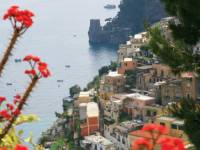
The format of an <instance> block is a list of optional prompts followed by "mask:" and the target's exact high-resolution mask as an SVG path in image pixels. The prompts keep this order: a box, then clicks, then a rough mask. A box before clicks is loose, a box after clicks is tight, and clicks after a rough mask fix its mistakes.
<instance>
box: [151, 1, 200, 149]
mask: <svg viewBox="0 0 200 150" xmlns="http://www.w3.org/2000/svg"><path fill="white" fill-rule="evenodd" d="M162 1H163V3H164V5H165V8H166V10H167V12H168V13H169V15H172V16H175V19H174V20H172V21H170V22H169V29H170V31H171V36H172V37H171V38H170V39H167V38H166V37H165V36H164V34H163V33H162V32H161V28H158V27H156V28H149V33H150V35H151V40H150V43H149V45H150V47H151V49H152V51H153V52H154V53H155V54H156V55H157V56H159V57H160V58H161V59H162V60H163V62H164V63H165V64H167V65H169V66H170V67H171V68H172V70H173V71H174V72H175V73H181V72H184V71H192V72H195V73H197V74H198V75H200V55H199V54H198V53H194V52H193V46H195V45H196V44H197V43H198V42H200V11H199V8H200V1H199V0H190V1H189V0H173V1H172V0H162ZM170 110H171V112H172V113H173V114H174V115H175V116H177V117H179V118H182V119H184V120H185V124H184V131H185V133H186V134H187V135H188V136H189V138H190V140H191V142H192V143H193V144H194V145H195V146H196V148H197V149H200V144H199V141H200V132H199V131H200V127H199V125H198V124H199V123H200V105H199V104H197V102H196V101H193V100H191V99H183V100H181V101H180V102H179V103H175V104H174V105H173V107H172V108H170Z"/></svg>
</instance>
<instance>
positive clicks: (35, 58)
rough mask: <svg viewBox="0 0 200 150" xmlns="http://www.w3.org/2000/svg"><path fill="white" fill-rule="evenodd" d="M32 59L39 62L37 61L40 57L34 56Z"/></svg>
mask: <svg viewBox="0 0 200 150" xmlns="http://www.w3.org/2000/svg"><path fill="white" fill-rule="evenodd" d="M32 60H33V61H35V62H39V61H40V58H39V57H37V56H34V57H32Z"/></svg>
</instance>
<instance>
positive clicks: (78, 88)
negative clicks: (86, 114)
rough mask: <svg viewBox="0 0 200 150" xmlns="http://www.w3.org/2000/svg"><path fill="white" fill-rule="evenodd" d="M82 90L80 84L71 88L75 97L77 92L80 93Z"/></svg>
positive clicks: (71, 92) (70, 90) (71, 93)
mask: <svg viewBox="0 0 200 150" xmlns="http://www.w3.org/2000/svg"><path fill="white" fill-rule="evenodd" d="M80 91H81V87H80V86H79V85H74V86H72V87H70V88H69V93H70V96H71V97H73V96H74V95H75V94H79V93H80Z"/></svg>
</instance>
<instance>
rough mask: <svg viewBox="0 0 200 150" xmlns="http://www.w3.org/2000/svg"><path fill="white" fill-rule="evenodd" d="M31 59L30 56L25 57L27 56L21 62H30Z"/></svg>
mask: <svg viewBox="0 0 200 150" xmlns="http://www.w3.org/2000/svg"><path fill="white" fill-rule="evenodd" d="M32 58H33V56H32V55H27V56H25V57H24V59H23V61H31V60H32Z"/></svg>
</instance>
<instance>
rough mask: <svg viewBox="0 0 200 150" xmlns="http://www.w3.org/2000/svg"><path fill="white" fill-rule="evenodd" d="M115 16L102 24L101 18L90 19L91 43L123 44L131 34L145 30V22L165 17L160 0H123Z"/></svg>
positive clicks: (152, 21) (153, 21) (89, 33)
mask: <svg viewBox="0 0 200 150" xmlns="http://www.w3.org/2000/svg"><path fill="white" fill-rule="evenodd" d="M119 8H120V11H119V13H118V14H117V16H116V17H115V18H113V19H112V20H111V21H110V22H107V24H106V25H105V26H103V27H102V26H101V24H100V21H99V20H94V19H92V20H91V21H90V29H89V32H88V35H89V42H90V43H91V44H96V43H97V44H121V43H124V42H125V41H127V40H128V38H129V36H130V35H133V34H135V33H138V32H140V31H143V30H144V22H145V21H146V22H148V23H150V24H152V23H155V22H157V21H159V20H160V19H161V18H163V17H165V16H166V14H165V11H164V8H163V6H162V4H161V2H160V0H122V2H121V4H120V5H119Z"/></svg>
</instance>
